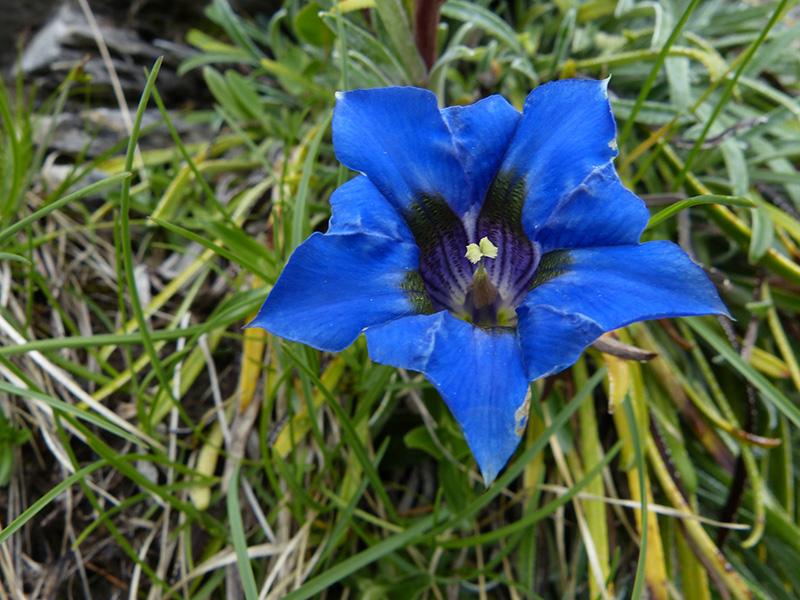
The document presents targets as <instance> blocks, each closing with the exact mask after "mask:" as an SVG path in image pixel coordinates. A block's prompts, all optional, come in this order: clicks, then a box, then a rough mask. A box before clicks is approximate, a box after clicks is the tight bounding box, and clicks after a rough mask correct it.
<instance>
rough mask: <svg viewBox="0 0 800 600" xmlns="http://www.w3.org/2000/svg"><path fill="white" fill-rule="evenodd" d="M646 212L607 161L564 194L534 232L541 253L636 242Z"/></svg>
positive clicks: (646, 214)
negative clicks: (603, 165)
mask: <svg viewBox="0 0 800 600" xmlns="http://www.w3.org/2000/svg"><path fill="white" fill-rule="evenodd" d="M649 217H650V213H649V212H648V210H647V207H646V206H645V205H644V202H643V201H642V200H641V198H639V197H638V196H636V194H634V193H632V192H630V191H628V190H627V189H625V187H624V186H623V185H622V182H621V181H620V180H619V177H617V173H616V171H615V170H614V166H613V165H611V164H608V165H606V166H605V167H603V168H600V169H596V170H594V171H592V172H591V174H590V175H589V176H588V177H587V178H586V179H585V180H584V181H583V183H582V184H581V185H579V186H578V187H576V188H575V189H574V190H572V192H571V193H569V194H567V195H566V196H565V197H564V198H563V199H562V200H561V202H559V204H558V205H557V206H556V207H555V208H554V209H553V212H552V213H551V215H550V217H549V218H548V219H547V220H546V221H545V222H544V224H543V225H542V226H541V227H540V228H539V229H538V230H537V232H536V238H535V239H536V241H537V242H538V243H539V246H540V248H541V250H542V252H550V251H551V250H559V249H562V248H587V247H592V246H625V245H634V244H638V243H639V238H640V237H641V235H642V231H644V228H645V226H646V225H647V220H648V219H649Z"/></svg>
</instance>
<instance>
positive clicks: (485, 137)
mask: <svg viewBox="0 0 800 600" xmlns="http://www.w3.org/2000/svg"><path fill="white" fill-rule="evenodd" d="M442 117H443V118H444V121H445V123H446V124H447V127H448V128H449V129H450V131H451V133H452V134H453V141H454V142H455V145H456V149H457V150H458V153H459V156H460V158H461V164H462V165H464V171H465V172H466V174H467V179H468V180H469V182H470V184H471V185H472V192H473V199H474V201H477V202H478V203H480V202H482V201H483V198H484V197H485V196H486V192H487V190H488V189H489V185H490V184H491V183H492V180H493V179H494V177H495V175H496V174H497V170H498V169H499V168H500V164H501V163H502V162H503V157H504V156H505V154H506V150H507V149H508V144H509V143H510V142H511V139H512V137H513V136H514V132H515V131H516V129H517V124H518V123H519V121H520V117H521V115H520V114H519V112H518V111H517V109H515V108H514V107H513V106H511V105H510V104H509V103H508V101H507V100H506V99H505V98H503V97H502V96H489V97H488V98H484V99H483V100H480V101H478V102H476V103H475V104H470V105H468V106H451V107H449V108H445V109H444V110H442Z"/></svg>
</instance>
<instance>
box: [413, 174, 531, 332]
mask: <svg viewBox="0 0 800 600" xmlns="http://www.w3.org/2000/svg"><path fill="white" fill-rule="evenodd" d="M524 197H525V182H524V179H521V178H516V177H514V176H513V175H508V174H500V175H498V176H497V178H496V179H495V181H494V183H493V184H492V186H491V187H490V189H489V191H488V193H487V194H486V198H485V200H484V203H483V207H482V208H481V211H480V213H479V214H478V216H477V218H475V217H474V216H473V218H472V219H466V218H465V219H464V220H463V221H462V219H460V218H459V217H458V215H456V214H455V213H454V212H453V210H452V209H451V208H450V206H449V205H448V204H447V202H445V200H444V199H442V198H437V197H429V196H425V197H422V198H421V199H419V200H418V201H416V202H414V203H413V204H412V205H411V207H410V208H409V209H408V210H407V211H406V214H405V215H404V216H405V219H406V222H407V223H408V226H409V228H410V229H411V232H412V234H413V235H414V238H415V241H416V242H417V245H418V246H419V250H420V264H419V281H418V280H416V279H415V280H414V281H413V282H411V280H409V282H408V286H407V287H406V288H405V289H407V291H408V293H409V296H410V297H411V298H412V301H414V304H415V306H416V307H417V308H418V309H419V310H420V312H433V311H437V310H449V311H450V312H451V313H453V314H454V315H455V316H457V317H458V318H460V319H463V320H465V321H468V322H470V323H474V324H475V325H477V326H479V327H487V328H491V327H514V326H515V325H516V321H517V315H516V308H517V306H519V304H520V303H521V302H522V300H523V298H524V297H525V295H526V294H527V292H528V291H529V290H530V288H531V284H532V283H533V281H534V278H535V275H536V269H537V267H538V265H539V258H540V252H539V250H538V246H537V245H536V244H534V243H533V242H531V241H530V240H529V239H528V237H527V235H525V233H524V231H523V229H522V204H523V200H524ZM474 240H478V241H474ZM465 249H466V252H465Z"/></svg>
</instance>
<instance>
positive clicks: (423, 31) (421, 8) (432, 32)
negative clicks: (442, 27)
mask: <svg viewBox="0 0 800 600" xmlns="http://www.w3.org/2000/svg"><path fill="white" fill-rule="evenodd" d="M443 3H444V2H443V0H417V6H416V9H415V10H414V41H415V42H416V44H417V50H419V53H420V56H422V60H423V61H425V66H426V67H428V71H430V70H431V67H433V63H434V62H436V32H437V30H438V29H439V17H440V12H439V9H440V8H441V6H442V4H443Z"/></svg>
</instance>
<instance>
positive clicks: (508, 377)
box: [366, 312, 528, 485]
mask: <svg viewBox="0 0 800 600" xmlns="http://www.w3.org/2000/svg"><path fill="white" fill-rule="evenodd" d="M366 335H367V345H368V347H369V354H370V357H371V358H372V360H374V361H376V362H379V363H384V364H388V365H392V366H396V367H402V368H406V369H412V370H414V371H421V372H422V373H424V374H425V375H426V377H427V378H428V379H429V380H430V382H431V383H432V384H433V385H434V386H435V387H436V389H437V390H438V391H439V393H440V394H441V396H442V398H444V401H445V402H446V403H447V406H448V407H449V408H450V411H451V412H452V413H453V416H454V417H455V418H456V421H458V423H459V425H460V426H461V429H462V430H463V431H464V436H465V437H466V438H467V443H468V444H469V446H470V448H471V449H472V454H473V455H474V456H475V459H476V460H477V461H478V466H479V467H480V469H481V473H482V474H483V479H484V481H485V482H486V484H487V485H488V484H490V483H491V482H492V481H493V480H494V478H495V477H496V476H497V473H498V472H499V471H500V469H502V468H503V466H504V465H505V464H506V462H508V459H509V457H510V456H511V454H512V453H513V452H514V450H515V449H516V447H517V445H518V444H519V440H520V436H521V435H522V432H523V431H524V428H525V423H526V419H527V415H528V412H527V404H526V402H525V396H526V393H527V390H528V379H527V378H526V376H525V372H524V370H523V366H522V354H521V351H520V347H519V342H518V341H517V337H516V335H515V334H514V333H513V332H511V331H509V330H499V329H498V330H487V329H480V328H478V327H474V326H472V325H470V324H469V323H466V322H465V321H461V320H459V319H456V318H455V317H453V316H452V315H451V314H450V313H447V312H439V313H436V314H433V315H425V316H422V315H418V316H413V317H406V318H403V319H398V320H396V321H392V322H390V323H387V324H385V325H381V326H379V327H370V328H369V329H368V330H367V333H366Z"/></svg>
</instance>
